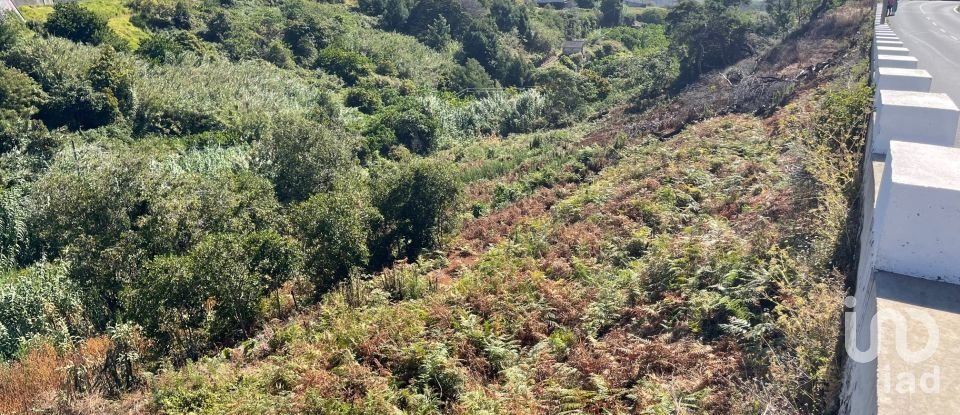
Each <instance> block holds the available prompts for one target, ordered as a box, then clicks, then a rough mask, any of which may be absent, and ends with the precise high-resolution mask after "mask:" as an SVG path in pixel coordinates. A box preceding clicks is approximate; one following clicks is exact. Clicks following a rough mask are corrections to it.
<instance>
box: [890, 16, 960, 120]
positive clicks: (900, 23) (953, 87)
mask: <svg viewBox="0 0 960 415" xmlns="http://www.w3.org/2000/svg"><path fill="white" fill-rule="evenodd" d="M957 6H960V2H957V1H905V0H900V5H899V8H898V10H897V14H896V15H895V16H892V17H888V18H887V23H889V24H890V27H892V28H893V31H894V32H896V33H897V35H898V36H900V40H901V41H902V42H903V46H904V47H906V48H907V49H910V55H912V56H914V57H916V58H917V60H919V61H920V62H919V63H918V67H919V68H920V69H926V70H927V72H930V75H932V76H933V84H931V85H930V92H942V93H945V94H947V95H949V96H950V98H952V99H953V102H955V103H957V104H958V105H960V13H957V11H956V8H957ZM957 138H958V139H960V132H958V133H957Z"/></svg>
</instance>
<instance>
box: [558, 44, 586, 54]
mask: <svg viewBox="0 0 960 415" xmlns="http://www.w3.org/2000/svg"><path fill="white" fill-rule="evenodd" d="M584 43H586V41H583V40H565V41H563V54H564V55H576V54H578V53H580V54H582V53H583V44H584Z"/></svg>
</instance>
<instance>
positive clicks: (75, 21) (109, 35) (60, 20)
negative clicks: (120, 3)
mask: <svg viewBox="0 0 960 415" xmlns="http://www.w3.org/2000/svg"><path fill="white" fill-rule="evenodd" d="M44 27H45V28H46V29H47V32H49V33H50V34H52V35H54V36H59V37H64V38H67V39H70V40H72V41H74V42H80V43H89V44H92V45H99V44H101V43H104V42H110V41H113V40H114V39H115V38H116V35H115V34H114V33H113V31H112V30H110V28H109V27H108V26H107V20H106V19H104V18H102V17H100V16H97V15H96V14H94V13H93V12H92V11H90V10H87V9H85V8H83V7H81V6H80V5H79V4H78V3H75V2H65V3H57V4H55V5H54V6H53V13H51V14H50V16H49V17H47V21H46V23H45V24H44Z"/></svg>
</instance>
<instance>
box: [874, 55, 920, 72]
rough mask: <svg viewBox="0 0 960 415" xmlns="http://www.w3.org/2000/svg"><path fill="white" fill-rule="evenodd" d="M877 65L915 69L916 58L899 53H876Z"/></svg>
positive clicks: (880, 66)
mask: <svg viewBox="0 0 960 415" xmlns="http://www.w3.org/2000/svg"><path fill="white" fill-rule="evenodd" d="M875 60H876V62H877V67H879V68H882V67H887V68H906V69H917V62H918V61H917V58H914V57H913V56H901V55H879V54H878V55H877V58H876V59H875Z"/></svg>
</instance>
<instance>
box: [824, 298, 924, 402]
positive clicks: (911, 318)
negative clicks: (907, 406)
mask: <svg viewBox="0 0 960 415" xmlns="http://www.w3.org/2000/svg"><path fill="white" fill-rule="evenodd" d="M843 303H844V306H846V308H847V309H848V310H847V311H845V312H844V330H845V331H844V334H845V344H844V347H845V349H846V351H847V356H848V357H849V358H850V359H852V360H853V361H855V362H857V363H870V362H873V361H874V360H876V359H877V356H878V355H879V348H880V338H881V336H880V334H881V333H880V331H881V330H883V337H884V338H885V339H891V338H892V340H893V347H894V351H895V352H896V356H897V358H899V359H900V360H901V361H902V362H903V363H905V365H896V369H894V366H892V365H890V364H889V363H888V362H881V365H879V367H878V368H877V369H878V373H877V376H878V377H877V389H878V392H880V393H881V395H882V394H884V393H887V394H889V393H899V394H912V393H927V394H932V393H939V392H940V367H939V366H936V365H929V364H923V363H924V362H926V361H927V360H929V359H930V358H931V357H933V355H934V354H935V353H936V352H937V350H938V349H939V347H940V328H939V326H938V325H937V321H936V320H935V319H934V318H933V316H931V315H930V314H929V313H927V312H925V311H923V310H917V309H910V308H907V309H904V310H892V309H889V308H884V309H882V310H879V311H878V312H877V313H875V314H874V315H872V316H868V315H864V314H863V313H862V312H858V311H857V309H856V307H857V300H856V298H854V297H847V298H845V299H844V301H843ZM865 325H866V326H865ZM891 334H892V336H891ZM924 338H926V341H925V342H923V339H924ZM921 342H923V345H922V346H921V347H917V346H920V345H919V343H921ZM884 347H890V345H889V344H884ZM904 366H905V367H904Z"/></svg>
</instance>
